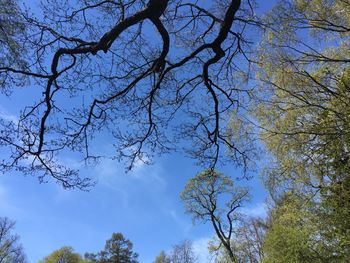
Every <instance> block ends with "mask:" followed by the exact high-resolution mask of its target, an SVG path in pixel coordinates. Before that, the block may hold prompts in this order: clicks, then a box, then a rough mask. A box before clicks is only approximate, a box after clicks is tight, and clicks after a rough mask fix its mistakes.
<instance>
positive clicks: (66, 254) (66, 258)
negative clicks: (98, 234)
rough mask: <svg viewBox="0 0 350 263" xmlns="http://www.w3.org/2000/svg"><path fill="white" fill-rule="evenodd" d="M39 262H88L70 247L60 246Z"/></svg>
mask: <svg viewBox="0 0 350 263" xmlns="http://www.w3.org/2000/svg"><path fill="white" fill-rule="evenodd" d="M39 263H88V262H87V261H85V260H83V259H82V257H81V255H79V254H78V253H75V252H74V250H73V248H71V247H62V248H60V249H58V250H55V251H54V252H52V253H51V254H50V255H48V256H47V257H45V258H44V259H43V260H40V261H39Z"/></svg>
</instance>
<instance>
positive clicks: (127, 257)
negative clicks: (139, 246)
mask: <svg viewBox="0 0 350 263" xmlns="http://www.w3.org/2000/svg"><path fill="white" fill-rule="evenodd" d="M132 247H133V244H132V243H131V241H130V240H129V239H126V238H125V237H124V236H123V234H121V233H113V234H112V237H111V238H110V239H108V240H107V241H106V244H105V247H104V250H102V251H100V252H99V253H97V254H92V253H87V254H85V258H86V259H87V260H90V261H92V262H97V263H107V262H108V263H137V262H138V261H137V257H138V254H137V253H135V252H133V251H132Z"/></svg>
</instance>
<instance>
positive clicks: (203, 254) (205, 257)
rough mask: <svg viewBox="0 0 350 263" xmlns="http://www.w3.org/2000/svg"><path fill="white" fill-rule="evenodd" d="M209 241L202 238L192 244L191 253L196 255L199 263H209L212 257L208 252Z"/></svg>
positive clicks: (207, 238) (208, 238) (206, 238)
mask: <svg viewBox="0 0 350 263" xmlns="http://www.w3.org/2000/svg"><path fill="white" fill-rule="evenodd" d="M210 240H211V238H210V237H203V238H199V239H197V240H194V241H193V242H192V245H193V251H194V253H195V254H196V257H197V261H198V262H199V263H210V262H213V261H212V256H211V255H210V253H209V251H208V242H209V241H210Z"/></svg>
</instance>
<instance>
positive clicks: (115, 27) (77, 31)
mask: <svg viewBox="0 0 350 263" xmlns="http://www.w3.org/2000/svg"><path fill="white" fill-rule="evenodd" d="M8 1H10V2H11V3H12V2H13V3H15V2H14V1H13V0H12V1H11V0H8ZM16 10H17V9H16ZM39 10H40V12H41V13H42V14H43V15H42V16H34V15H32V14H31V13H30V12H28V11H26V12H24V11H21V10H18V11H21V12H20V16H21V18H22V20H23V23H24V24H23V25H24V28H25V29H26V30H25V31H23V32H19V33H20V34H21V38H22V39H23V40H22V41H21V45H22V46H23V48H24V49H25V50H26V51H27V52H26V53H24V52H23V53H21V54H20V59H21V60H23V61H24V63H23V67H18V66H17V65H16V64H13V63H12V60H11V59H5V60H4V61H3V64H2V65H0V79H1V80H2V81H1V90H2V91H8V92H7V94H8V96H11V92H15V91H16V88H18V86H19V85H18V81H19V80H21V84H27V85H26V86H28V87H27V88H28V89H30V88H31V89H33V93H32V95H33V97H35V98H34V100H35V101H34V102H33V103H30V104H28V105H24V106H23V109H22V110H21V112H20V114H19V118H18V120H16V121H9V120H6V119H1V121H0V125H1V126H0V130H1V134H0V145H1V146H3V147H5V149H7V150H8V152H10V154H8V155H7V157H8V158H5V159H4V160H3V161H2V163H1V166H0V167H1V169H2V171H9V170H13V169H17V170H20V171H22V172H24V173H29V174H33V173H37V174H39V179H40V180H41V181H44V180H45V179H44V178H45V177H51V178H54V179H55V180H56V181H57V182H59V183H61V184H62V185H63V186H64V187H68V188H70V187H78V188H83V189H84V188H86V187H88V186H89V185H91V181H90V180H89V178H84V177H82V176H79V173H78V171H77V170H75V169H73V167H69V165H65V164H64V163H63V162H62V160H61V159H60V156H62V155H63V154H66V153H69V152H70V153H77V154H78V155H79V156H80V158H81V159H83V160H85V161H86V162H87V163H94V162H95V161H98V160H99V159H100V158H101V157H102V156H104V155H105V153H101V152H99V151H98V149H97V148H98V147H95V146H94V142H96V137H98V136H99V134H101V133H102V132H106V133H108V134H109V135H110V138H111V140H112V141H113V142H112V143H111V144H113V145H114V146H115V148H116V151H115V152H116V154H115V155H113V156H111V157H113V158H122V159H124V160H126V161H127V162H128V165H127V167H128V168H132V167H133V165H134V164H135V162H136V161H139V160H141V161H144V162H149V161H150V160H151V158H152V155H153V154H154V153H165V152H170V151H174V150H175V149H176V148H177V150H178V148H179V146H178V145H179V144H178V143H179V142H180V143H181V142H182V143H181V144H180V145H182V146H185V149H184V150H185V152H186V153H187V154H189V155H190V156H192V157H193V158H195V159H196V160H197V163H198V164H201V165H203V166H204V167H205V168H208V167H211V168H214V167H215V166H216V164H217V163H218V161H219V160H221V161H224V160H225V159H226V158H227V150H226V149H227V148H229V149H230V152H231V153H232V154H230V156H229V158H230V160H231V161H232V162H233V163H234V164H236V165H241V164H242V163H243V164H244V163H245V162H244V160H245V159H246V158H247V154H246V152H245V151H244V150H241V149H239V148H237V147H236V145H235V142H234V141H232V140H231V139H232V137H230V136H229V135H228V134H227V132H226V120H227V119H228V118H229V113H230V112H231V111H232V110H233V109H235V108H238V107H239V106H240V104H243V101H241V99H240V98H243V97H245V96H247V92H248V91H247V89H246V88H245V87H244V86H243V85H242V83H244V81H245V80H246V79H247V74H246V73H245V71H244V70H243V69H242V68H244V66H243V65H244V64H246V65H248V64H249V63H250V60H249V41H247V40H246V39H245V37H244V32H245V31H246V28H247V27H249V26H250V25H255V24H256V22H255V20H254V18H255V16H254V12H253V9H252V5H251V3H250V2H249V1H248V2H246V1H244V2H242V3H241V1H240V0H232V1H211V2H210V3H209V2H206V3H199V2H196V1H191V0H188V1H183V0H181V1H180V0H178V1H168V0H149V1H147V2H145V1H142V0H133V1H127V0H125V1H96V0H88V1H81V0H77V1H73V2H69V3H67V2H62V1H47V2H45V1H43V2H42V4H41V5H40V9H39ZM16 12H17V11H16ZM102 17H103V19H101V18H102ZM16 28H18V27H16ZM15 33H17V32H15ZM9 45H10V44H9V43H6V42H5V43H2V46H5V51H6V52H5V53H7V54H9V52H10V49H11V48H10V47H9ZM16 50H17V48H16ZM238 62H239V63H238ZM23 79H25V81H24V82H23V81H22V80H23ZM182 146H181V147H182Z"/></svg>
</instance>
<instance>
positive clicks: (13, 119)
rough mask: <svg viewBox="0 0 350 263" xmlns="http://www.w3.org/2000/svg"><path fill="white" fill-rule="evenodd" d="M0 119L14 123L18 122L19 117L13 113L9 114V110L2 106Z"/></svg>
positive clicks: (0, 107)
mask: <svg viewBox="0 0 350 263" xmlns="http://www.w3.org/2000/svg"><path fill="white" fill-rule="evenodd" d="M0 119H3V120H6V121H11V122H14V123H17V122H18V117H17V116H16V115H14V114H12V113H11V112H9V111H8V110H7V109H5V108H4V107H3V106H1V105H0Z"/></svg>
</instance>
